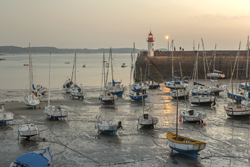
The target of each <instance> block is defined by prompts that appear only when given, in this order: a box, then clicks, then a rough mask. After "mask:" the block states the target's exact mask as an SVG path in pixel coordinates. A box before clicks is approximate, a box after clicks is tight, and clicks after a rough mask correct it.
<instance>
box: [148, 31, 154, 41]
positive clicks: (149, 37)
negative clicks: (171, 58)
mask: <svg viewBox="0 0 250 167" xmlns="http://www.w3.org/2000/svg"><path fill="white" fill-rule="evenodd" d="M147 41H148V42H154V38H153V34H152V33H151V31H150V33H149V34H148V40H147Z"/></svg>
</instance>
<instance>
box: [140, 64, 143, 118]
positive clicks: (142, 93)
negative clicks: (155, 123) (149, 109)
mask: <svg viewBox="0 0 250 167" xmlns="http://www.w3.org/2000/svg"><path fill="white" fill-rule="evenodd" d="M140 73H141V81H142V72H141V67H140ZM141 99H142V111H143V114H144V102H143V93H142V94H141Z"/></svg>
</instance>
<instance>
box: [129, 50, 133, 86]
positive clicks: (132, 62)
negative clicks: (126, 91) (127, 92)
mask: <svg viewBox="0 0 250 167" xmlns="http://www.w3.org/2000/svg"><path fill="white" fill-rule="evenodd" d="M132 71H133V55H132V52H131V69H130V81H129V85H131V77H132Z"/></svg>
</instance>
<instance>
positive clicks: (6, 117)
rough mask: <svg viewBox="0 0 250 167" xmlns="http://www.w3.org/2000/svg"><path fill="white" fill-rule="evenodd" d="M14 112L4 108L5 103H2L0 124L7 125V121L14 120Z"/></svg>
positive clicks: (0, 106) (0, 105)
mask: <svg viewBox="0 0 250 167" xmlns="http://www.w3.org/2000/svg"><path fill="white" fill-rule="evenodd" d="M13 119H14V114H13V113H11V112H7V111H5V109H4V104H0V125H6V122H8V121H13Z"/></svg>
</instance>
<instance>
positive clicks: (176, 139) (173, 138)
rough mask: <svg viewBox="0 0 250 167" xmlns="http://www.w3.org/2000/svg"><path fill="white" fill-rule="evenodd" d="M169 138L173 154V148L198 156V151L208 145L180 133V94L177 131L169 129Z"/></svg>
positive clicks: (182, 152)
mask: <svg viewBox="0 0 250 167" xmlns="http://www.w3.org/2000/svg"><path fill="white" fill-rule="evenodd" d="M167 139H168V144H169V147H170V148H171V155H172V154H173V150H175V151H177V152H179V153H180V154H184V155H187V156H189V157H193V158H197V153H198V152H199V151H201V150H203V149H205V148H206V145H207V143H205V142H201V141H198V140H195V139H191V138H188V137H185V136H181V135H179V134H178V96H177V110H176V133H173V132H170V131H168V132H167Z"/></svg>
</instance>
